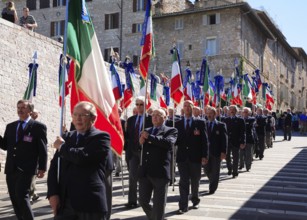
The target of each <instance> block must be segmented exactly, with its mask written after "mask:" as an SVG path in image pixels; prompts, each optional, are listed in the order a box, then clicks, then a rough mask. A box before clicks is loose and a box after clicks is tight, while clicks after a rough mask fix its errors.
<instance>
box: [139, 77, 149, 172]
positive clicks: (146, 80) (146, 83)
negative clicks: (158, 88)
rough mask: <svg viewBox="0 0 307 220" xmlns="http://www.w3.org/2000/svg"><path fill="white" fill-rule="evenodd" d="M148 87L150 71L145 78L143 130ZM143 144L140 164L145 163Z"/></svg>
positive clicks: (143, 128)
mask: <svg viewBox="0 0 307 220" xmlns="http://www.w3.org/2000/svg"><path fill="white" fill-rule="evenodd" d="M147 88H148V72H147V74H146V79H145V99H144V112H143V124H142V132H144V130H145V117H146V111H147V109H146V102H147ZM143 149H144V148H143V144H142V145H141V157H140V166H142V164H143Z"/></svg>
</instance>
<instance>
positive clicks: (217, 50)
mask: <svg viewBox="0 0 307 220" xmlns="http://www.w3.org/2000/svg"><path fill="white" fill-rule="evenodd" d="M220 42H221V39H220V38H216V54H215V55H219V54H220Z"/></svg>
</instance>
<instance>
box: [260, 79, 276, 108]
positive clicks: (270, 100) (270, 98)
mask: <svg viewBox="0 0 307 220" xmlns="http://www.w3.org/2000/svg"><path fill="white" fill-rule="evenodd" d="M262 85H263V88H264V93H265V105H266V108H267V109H269V110H272V104H274V103H275V101H274V98H273V95H272V91H271V90H270V86H269V84H268V83H263V84H262Z"/></svg>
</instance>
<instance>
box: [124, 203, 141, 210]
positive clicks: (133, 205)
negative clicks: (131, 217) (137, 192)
mask: <svg viewBox="0 0 307 220" xmlns="http://www.w3.org/2000/svg"><path fill="white" fill-rule="evenodd" d="M125 206H126V208H128V209H135V208H137V207H138V205H137V204H136V203H135V202H130V203H127V204H125Z"/></svg>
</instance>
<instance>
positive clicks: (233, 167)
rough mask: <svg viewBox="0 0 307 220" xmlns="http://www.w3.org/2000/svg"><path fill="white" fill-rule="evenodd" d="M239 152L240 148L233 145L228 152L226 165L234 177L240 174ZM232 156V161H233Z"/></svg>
mask: <svg viewBox="0 0 307 220" xmlns="http://www.w3.org/2000/svg"><path fill="white" fill-rule="evenodd" d="M239 151H240V147H239V146H238V147H235V146H233V145H231V144H229V145H228V152H227V155H226V164H227V168H228V171H229V172H232V174H233V175H237V174H238V165H239ZM231 155H232V159H231Z"/></svg>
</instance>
